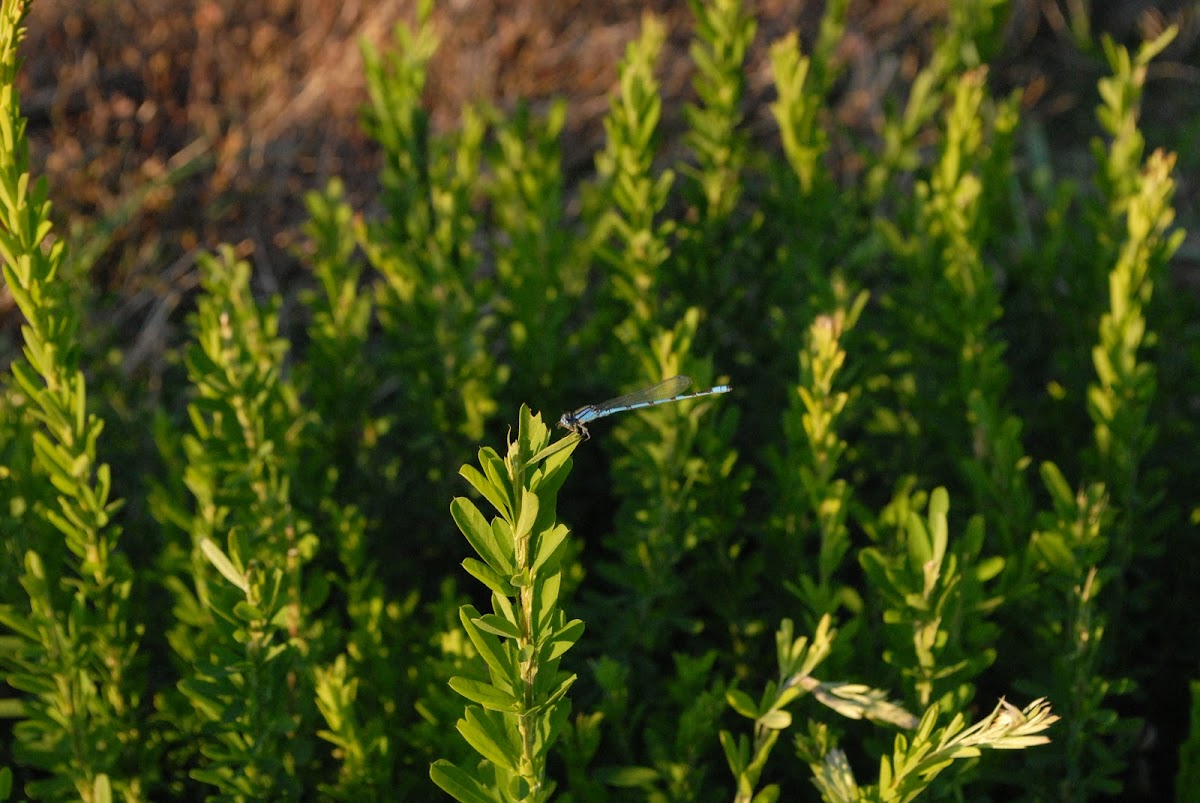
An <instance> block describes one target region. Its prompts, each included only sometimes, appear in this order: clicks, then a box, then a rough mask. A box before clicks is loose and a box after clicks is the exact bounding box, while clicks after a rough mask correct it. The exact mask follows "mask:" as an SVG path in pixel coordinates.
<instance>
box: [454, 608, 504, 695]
mask: <svg viewBox="0 0 1200 803" xmlns="http://www.w3.org/2000/svg"><path fill="white" fill-rule="evenodd" d="M458 618H459V620H460V621H461V622H462V626H463V628H464V629H465V630H466V631H467V637H468V638H470V639H471V643H472V644H474V645H475V649H476V650H478V651H479V656H480V657H481V658H483V660H484V663H486V664H487V665H488V667H489V668H490V669H491V670H492V671H493V672H495V673H497V674H498V675H500V676H501V677H515V673H514V671H513V666H512V659H511V657H510V656H511V652H510V651H509V649H508V648H506V647H505V646H504V645H503V644H501V643H500V641H499V640H498V639H497V638H495V637H494V636H492V635H491V634H488V633H484V632H482V631H481V630H480V629H479V628H478V627H476V626H475V620H476V619H478V618H479V611H477V610H475V606H473V605H464V606H462V607H461V608H459V610H458Z"/></svg>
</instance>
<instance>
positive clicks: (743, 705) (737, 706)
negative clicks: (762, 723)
mask: <svg viewBox="0 0 1200 803" xmlns="http://www.w3.org/2000/svg"><path fill="white" fill-rule="evenodd" d="M725 701H726V702H727V703H729V707H730V708H732V709H733V710H734V711H737V712H738V713H739V714H741V715H742V716H744V717H745V718H746V719H758V706H757V705H756V704H755V702H754V699H753V698H752V697H750V695H749V694H746V692H744V691H742V690H741V689H727V690H726V691H725Z"/></svg>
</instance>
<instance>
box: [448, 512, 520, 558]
mask: <svg viewBox="0 0 1200 803" xmlns="http://www.w3.org/2000/svg"><path fill="white" fill-rule="evenodd" d="M450 515H451V516H452V517H453V518H454V523H455V524H457V525H458V529H459V531H460V532H462V534H463V535H464V536H465V537H466V539H467V542H468V543H469V544H470V545H471V548H472V549H474V550H475V552H476V553H477V554H478V555H479V557H481V558H483V560H484V562H485V563H486V564H487V565H488V566H491V567H492V568H493V569H495V570H496V571H497V572H499V573H500V574H501V575H510V574H512V566H511V565H510V564H509V561H508V559H507V558H506V557H505V556H504V555H502V554H501V552H500V548H499V545H498V544H497V543H496V537H495V535H494V534H493V533H492V528H491V527H490V526H489V525H488V523H487V520H486V519H484V517H483V514H482V513H480V512H479V508H477V507H475V505H474V504H473V503H472V502H471V501H470V500H469V499H464V498H463V497H461V496H460V497H456V498H455V499H454V501H453V502H451V503H450Z"/></svg>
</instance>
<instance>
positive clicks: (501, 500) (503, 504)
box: [458, 465, 512, 518]
mask: <svg viewBox="0 0 1200 803" xmlns="http://www.w3.org/2000/svg"><path fill="white" fill-rule="evenodd" d="M458 473H459V474H460V475H461V476H462V477H463V479H465V480H466V481H467V482H469V483H471V487H472V488H474V489H475V490H477V491H479V493H480V494H481V495H482V496H483V498H484V499H486V500H488V501H489V502H491V503H492V507H494V508H496V510H497V511H498V512H499V513H500V515H501V516H504V517H505V518H509V517H511V516H512V511H511V510H509V505H508V498H507V497H506V496H505V491H504V488H497V487H496V486H495V485H493V484H492V483H491V482H489V481H488V480H487V478H486V477H484V476H483V474H481V473H479V470H478V469H477V468H475V467H474V466H471V465H464V466H463V467H462V468H460V469H459V470H458Z"/></svg>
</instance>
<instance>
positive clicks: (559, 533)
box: [533, 524, 570, 574]
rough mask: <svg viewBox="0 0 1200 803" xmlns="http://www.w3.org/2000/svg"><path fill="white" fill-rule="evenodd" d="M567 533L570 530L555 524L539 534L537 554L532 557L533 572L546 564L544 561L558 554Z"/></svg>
mask: <svg viewBox="0 0 1200 803" xmlns="http://www.w3.org/2000/svg"><path fill="white" fill-rule="evenodd" d="M569 534H570V530H568V529H567V528H566V527H565V526H564V525H562V524H558V525H555V526H554V527H553V528H551V529H549V530H547V531H545V532H543V533H542V534H541V536H540V537H539V538H538V543H537V556H536V557H534V559H533V572H534V574H536V573H537V572H538V570H539V569H541V568H542V567H543V566H545V565H546V561H548V560H550V559H551V558H552V557H555V556H557V555H558V554H559V550H560V549H561V548H562V545H563V544H564V543H565V542H566V540H567V535H569Z"/></svg>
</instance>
